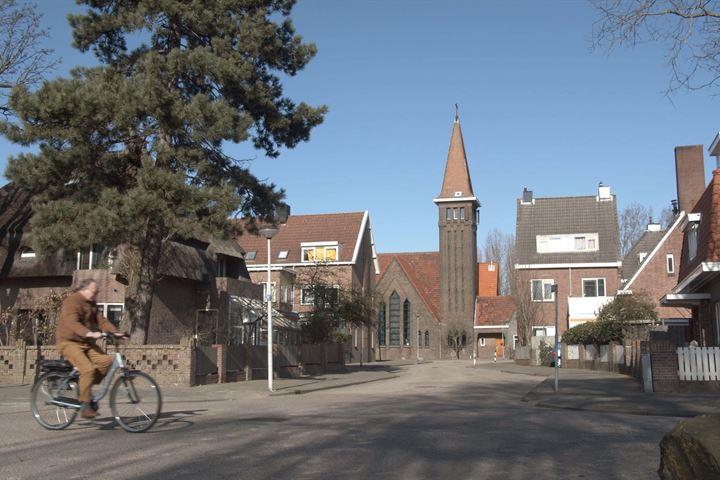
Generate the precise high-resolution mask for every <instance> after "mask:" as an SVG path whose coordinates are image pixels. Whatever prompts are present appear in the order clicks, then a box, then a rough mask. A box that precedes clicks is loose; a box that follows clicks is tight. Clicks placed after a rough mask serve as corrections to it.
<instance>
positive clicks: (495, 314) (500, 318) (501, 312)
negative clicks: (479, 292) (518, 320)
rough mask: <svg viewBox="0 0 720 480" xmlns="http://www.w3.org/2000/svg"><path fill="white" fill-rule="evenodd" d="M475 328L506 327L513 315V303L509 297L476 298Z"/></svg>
mask: <svg viewBox="0 0 720 480" xmlns="http://www.w3.org/2000/svg"><path fill="white" fill-rule="evenodd" d="M475 306H476V309H475V326H476V327H482V326H496V325H506V324H508V323H509V322H510V319H511V318H512V316H513V313H515V303H514V302H513V298H512V297H511V296H509V295H504V296H497V297H477V300H476V305H475Z"/></svg>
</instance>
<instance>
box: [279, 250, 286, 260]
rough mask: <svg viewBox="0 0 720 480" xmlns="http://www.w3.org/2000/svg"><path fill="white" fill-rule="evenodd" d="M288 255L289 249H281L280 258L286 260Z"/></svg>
mask: <svg viewBox="0 0 720 480" xmlns="http://www.w3.org/2000/svg"><path fill="white" fill-rule="evenodd" d="M287 257H288V251H287V250H280V251H279V252H278V256H277V258H278V260H285V259H286V258H287Z"/></svg>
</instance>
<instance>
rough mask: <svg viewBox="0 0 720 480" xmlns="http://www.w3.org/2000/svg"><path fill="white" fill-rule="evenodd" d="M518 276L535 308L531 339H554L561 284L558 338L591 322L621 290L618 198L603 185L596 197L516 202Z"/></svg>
mask: <svg viewBox="0 0 720 480" xmlns="http://www.w3.org/2000/svg"><path fill="white" fill-rule="evenodd" d="M515 239H516V240H515V241H516V263H515V265H514V267H515V272H516V275H518V276H519V278H521V281H522V282H527V284H526V285H527V292H526V295H527V297H528V298H527V301H531V302H533V303H535V304H537V309H536V316H535V320H534V322H533V325H532V335H533V336H554V335H555V326H554V320H555V294H554V293H553V292H552V291H551V288H550V287H551V285H553V284H557V285H558V288H559V295H560V297H559V298H558V318H559V322H558V329H559V332H558V333H559V334H560V335H562V333H563V332H564V331H565V330H567V329H568V328H570V327H573V326H575V325H578V324H580V323H584V322H587V321H593V320H595V319H596V318H597V312H598V310H599V308H600V307H601V306H602V305H604V304H605V303H607V302H609V301H610V300H611V299H612V297H613V295H614V293H615V292H616V291H617V290H618V288H619V286H620V266H621V262H620V240H619V230H618V215H617V204H616V200H615V196H614V195H611V193H610V187H607V186H604V185H602V184H600V186H599V187H598V192H597V195H594V196H577V197H554V198H535V197H534V196H533V192H531V191H529V190H527V188H526V189H525V190H524V192H523V196H522V198H520V199H518V201H517V223H516V235H515Z"/></svg>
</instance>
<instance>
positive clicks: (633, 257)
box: [622, 230, 667, 280]
mask: <svg viewBox="0 0 720 480" xmlns="http://www.w3.org/2000/svg"><path fill="white" fill-rule="evenodd" d="M666 233H667V230H660V231H657V232H650V231H646V232H644V233H643V234H642V236H641V237H640V238H639V239H638V241H637V242H635V245H633V247H632V248H631V249H630V251H629V252H628V254H627V255H625V258H623V261H622V278H624V279H626V280H629V279H631V278H632V276H633V275H635V272H637V271H638V269H639V268H640V263H641V262H640V254H641V253H645V254H646V255H647V254H649V253H650V252H652V251H653V249H654V248H655V247H656V246H657V244H658V243H660V240H662V238H663V236H664V235H665V234H666Z"/></svg>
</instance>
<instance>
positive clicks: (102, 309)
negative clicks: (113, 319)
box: [95, 302, 125, 320]
mask: <svg viewBox="0 0 720 480" xmlns="http://www.w3.org/2000/svg"><path fill="white" fill-rule="evenodd" d="M95 305H97V307H98V310H100V313H102V316H103V317H105V318H107V319H108V320H109V319H110V317H108V307H120V309H121V312H120V318H122V316H123V315H125V304H124V303H112V302H109V303H96V304H95Z"/></svg>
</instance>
